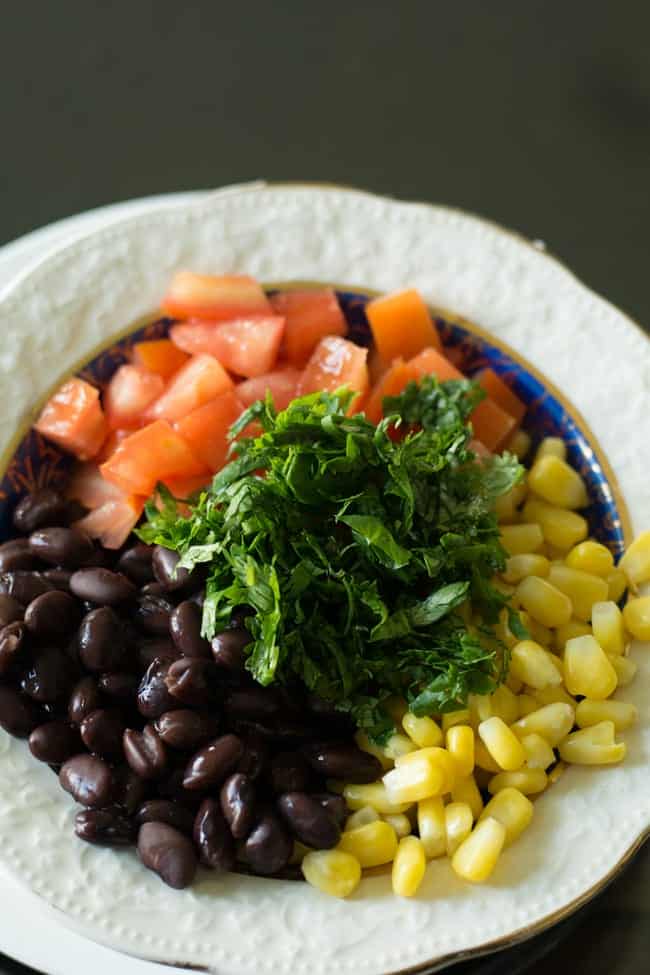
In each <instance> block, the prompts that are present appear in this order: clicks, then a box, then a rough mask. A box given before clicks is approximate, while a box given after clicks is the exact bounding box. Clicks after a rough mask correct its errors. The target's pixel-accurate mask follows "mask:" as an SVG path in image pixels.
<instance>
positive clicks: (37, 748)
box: [29, 720, 81, 765]
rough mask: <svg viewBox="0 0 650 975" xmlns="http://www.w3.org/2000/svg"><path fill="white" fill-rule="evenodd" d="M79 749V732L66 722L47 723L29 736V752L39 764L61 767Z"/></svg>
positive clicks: (35, 729)
mask: <svg viewBox="0 0 650 975" xmlns="http://www.w3.org/2000/svg"><path fill="white" fill-rule="evenodd" d="M80 748H81V742H80V740H79V732H78V731H77V729H76V728H73V727H72V725H71V724H69V723H68V722H67V721H60V720H59V721H47V722H46V723H45V724H41V725H39V726H38V728H34V730H33V731H32V733H31V735H30V736H29V750H30V752H31V753H32V755H33V756H34V758H37V759H38V760H39V762H48V763H49V764H50V765H61V764H62V763H63V762H65V761H66V759H68V758H70V756H71V755H77V754H78V753H79V750H80Z"/></svg>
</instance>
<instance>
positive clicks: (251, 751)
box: [236, 735, 269, 781]
mask: <svg viewBox="0 0 650 975" xmlns="http://www.w3.org/2000/svg"><path fill="white" fill-rule="evenodd" d="M268 756H269V749H268V746H267V745H266V743H265V742H264V740H263V739H262V738H260V737H259V736H258V735H248V736H247V737H246V738H245V739H244V751H243V753H242V757H241V758H240V759H239V761H238V762H237V768H236V771H237V772H243V773H244V775H247V776H248V777H249V779H253V781H254V780H255V779H258V778H259V777H260V775H261V774H262V772H263V771H264V767H265V765H266V763H267V760H268Z"/></svg>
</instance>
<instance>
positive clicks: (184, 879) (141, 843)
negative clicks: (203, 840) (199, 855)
mask: <svg viewBox="0 0 650 975" xmlns="http://www.w3.org/2000/svg"><path fill="white" fill-rule="evenodd" d="M138 855H139V856H140V859H141V860H142V862H143V864H144V865H145V867H148V868H149V870H153V871H154V873H157V874H158V876H159V877H160V878H161V879H162V880H164V881H165V883H166V884H168V885H169V886H170V887H174V888H176V889H177V890H182V888H183V887H189V885H190V884H191V883H192V881H193V880H194V875H195V874H196V868H197V860H196V853H195V852H194V847H193V846H192V841H191V840H190V839H189V838H188V837H187V836H184V835H183V833H180V832H179V831H178V830H177V829H173V828H172V827H171V826H167V825H166V823H144V824H143V825H142V826H141V827H140V831H139V833H138Z"/></svg>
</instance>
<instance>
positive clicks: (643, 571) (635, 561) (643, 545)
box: [618, 531, 650, 586]
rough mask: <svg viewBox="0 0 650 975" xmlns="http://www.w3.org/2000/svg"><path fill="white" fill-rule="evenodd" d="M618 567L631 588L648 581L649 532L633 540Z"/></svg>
mask: <svg viewBox="0 0 650 975" xmlns="http://www.w3.org/2000/svg"><path fill="white" fill-rule="evenodd" d="M618 565H619V568H620V569H622V570H623V572H624V573H625V577H626V579H627V580H628V582H629V583H630V585H631V586H638V585H639V584H640V583H641V582H648V581H650V531H647V532H641V534H640V535H638V536H637V538H635V539H634V541H633V542H632V544H631V545H630V547H629V548H628V550H627V551H626V553H625V555H623V557H622V558H621V560H620V562H619V563H618Z"/></svg>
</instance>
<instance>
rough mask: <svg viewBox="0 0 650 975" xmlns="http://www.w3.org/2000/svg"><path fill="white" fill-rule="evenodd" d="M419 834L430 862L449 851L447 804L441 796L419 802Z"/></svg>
mask: <svg viewBox="0 0 650 975" xmlns="http://www.w3.org/2000/svg"><path fill="white" fill-rule="evenodd" d="M418 833H419V834H420V839H421V840H422V845H423V847H424V852H425V854H426V856H427V858H428V859H429V860H433V858H434V857H441V856H443V855H444V854H445V852H446V850H447V831H446V829H445V804H444V802H443V801H442V799H441V797H440V796H433V797H432V798H431V799H423V800H422V801H421V802H418Z"/></svg>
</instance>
